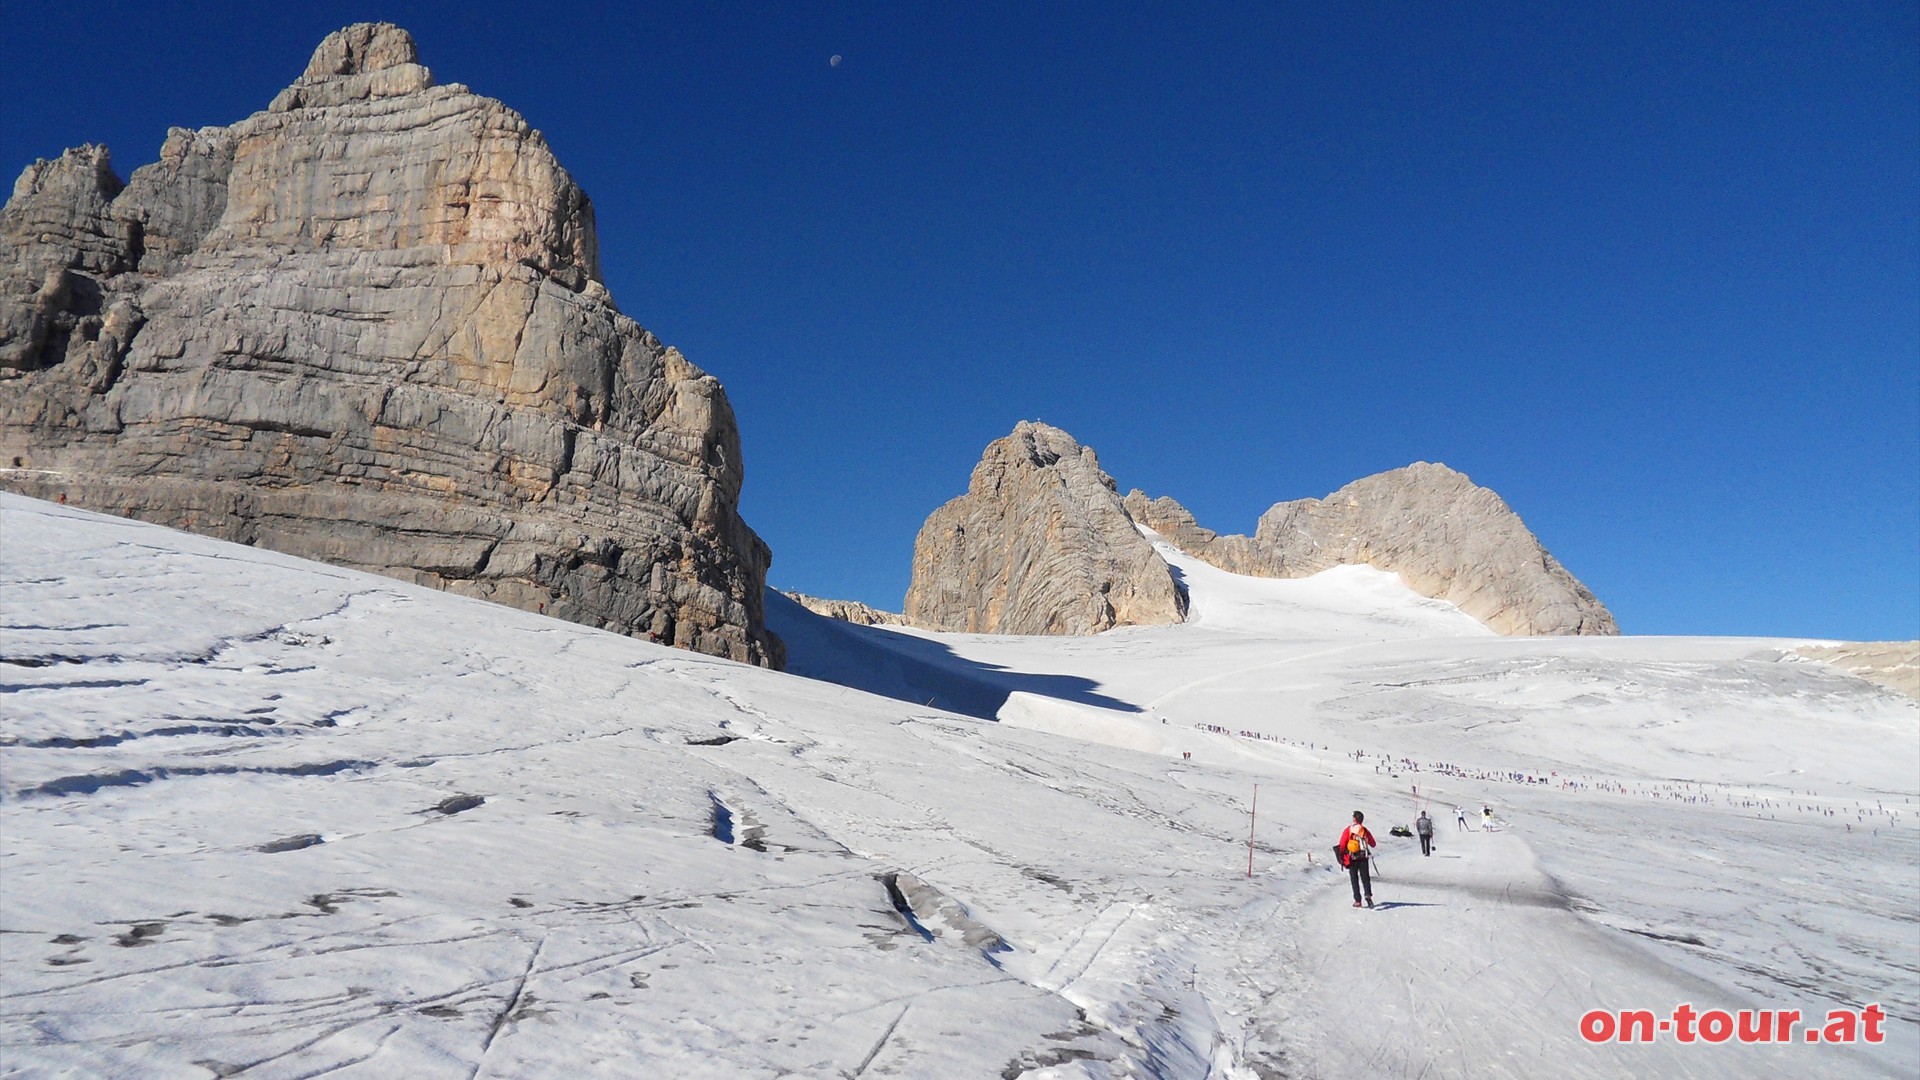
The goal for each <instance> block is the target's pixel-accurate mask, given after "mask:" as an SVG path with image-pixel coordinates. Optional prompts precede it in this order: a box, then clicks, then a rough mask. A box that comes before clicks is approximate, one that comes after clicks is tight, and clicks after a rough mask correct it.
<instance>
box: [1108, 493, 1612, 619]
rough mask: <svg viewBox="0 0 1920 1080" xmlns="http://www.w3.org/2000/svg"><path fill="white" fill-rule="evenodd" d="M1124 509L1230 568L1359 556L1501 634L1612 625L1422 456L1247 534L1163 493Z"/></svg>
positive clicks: (1355, 560)
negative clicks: (1211, 521)
mask: <svg viewBox="0 0 1920 1080" xmlns="http://www.w3.org/2000/svg"><path fill="white" fill-rule="evenodd" d="M1126 506H1127V510H1128V512H1129V513H1130V514H1132V515H1133V517H1134V519H1135V520H1137V521H1139V522H1140V523H1141V524H1144V525H1146V526H1147V527H1148V528H1151V529H1153V530H1154V531H1155V532H1158V533H1160V534H1161V536H1163V537H1164V538H1165V539H1166V540H1167V541H1168V542H1170V543H1172V544H1173V545H1174V546H1175V547H1177V548H1179V549H1180V550H1182V551H1185V552H1187V553H1188V554H1190V555H1193V556H1195V557H1197V558H1201V559H1205V560H1206V561H1208V562H1210V563H1212V564H1214V565H1215V566H1218V567H1220V568H1222V569H1224V570H1230V571H1233V572H1234V573H1238V574H1252V575H1256V576H1260V577H1305V576H1307V575H1310V574H1317V573H1319V572H1320V571H1322V570H1325V569H1327V568H1329V567H1332V566H1339V565H1345V564H1366V565H1369V566H1374V567H1378V568H1379V569H1382V570H1390V571H1393V572H1394V573H1397V574H1399V575H1400V577H1401V579H1402V580H1404V581H1405V582H1406V583H1407V585H1408V587H1409V588H1412V589H1413V590H1414V591H1415V592H1418V593H1421V594H1422V595H1425V596H1430V597H1433V598H1435V599H1439V600H1445V601H1448V602H1449V603H1452V604H1454V605H1455V606H1457V607H1459V608H1460V610H1462V611H1464V612H1466V613H1467V614H1469V615H1472V616H1473V617H1474V618H1476V619H1479V620H1480V621H1481V622H1483V623H1485V624H1487V626H1489V627H1491V628H1492V629H1493V630H1495V631H1497V632H1499V633H1502V634H1509V635H1535V634H1618V633H1619V632H1620V628H1619V626H1618V625H1617V624H1616V623H1615V622H1614V619H1613V615H1612V614H1611V613H1609V612H1608V611H1607V609H1606V606H1605V605H1603V604H1601V603H1600V601H1599V600H1598V599H1597V598H1596V597H1595V596H1594V595H1593V593H1592V592H1591V591H1589V590H1588V589H1587V587H1586V586H1585V585H1582V584H1581V583H1580V582H1579V580H1577V579H1576V578H1575V577H1574V576H1573V575H1572V574H1570V573H1568V572H1567V569H1566V568H1565V567H1563V566H1561V565H1560V563H1559V561H1558V560H1556V559H1555V558H1554V557H1553V556H1552V555H1551V554H1549V553H1548V552H1547V550H1546V548H1544V547H1543V546H1541V544H1540V541H1539V539H1538V538H1537V537H1535V536H1534V535H1533V533H1532V532H1531V531H1529V530H1528V529H1527V527H1526V525H1525V523H1523V522H1522V521H1521V520H1520V516H1519V515H1518V514H1516V513H1514V512H1513V510H1512V509H1511V508H1509V507H1508V506H1507V504H1506V503H1505V502H1504V501H1503V500H1502V499H1501V498H1500V496H1498V495H1496V494H1494V493H1493V492H1492V491H1490V490H1488V489H1486V488H1483V487H1480V486H1479V485H1477V484H1475V483H1473V482H1472V481H1471V480H1469V479H1467V477H1466V476H1465V475H1463V474H1461V473H1459V472H1456V471H1454V470H1453V469H1449V468H1447V467H1446V466H1445V465H1435V464H1430V463H1427V462H1419V463H1416V464H1413V465H1409V466H1407V467H1406V468H1403V469H1394V470H1392V471H1390V472H1384V473H1379V474H1377V475H1374V476H1369V477H1366V478H1364V479H1361V480H1356V481H1354V482H1353V483H1351V484H1348V485H1347V486H1346V487H1343V488H1341V489H1340V490H1339V491H1336V492H1334V493H1333V494H1331V495H1329V496H1327V497H1326V498H1324V499H1300V500H1296V501H1293V502H1283V503H1277V504H1275V505H1274V506H1273V507H1272V508H1271V509H1269V510H1268V511H1267V512H1266V513H1265V514H1262V515H1261V516H1260V523H1259V526H1258V527H1257V528H1256V529H1255V531H1254V535H1253V536H1252V537H1246V536H1219V535H1217V534H1215V533H1213V532H1212V531H1210V530H1207V529H1203V528H1201V527H1200V526H1199V525H1198V524H1197V523H1195V521H1194V519H1193V515H1192V514H1189V513H1188V512H1187V511H1186V510H1185V508H1183V507H1181V506H1180V504H1179V503H1176V502H1174V501H1173V500H1172V499H1167V498H1160V499H1148V498H1147V497H1146V496H1145V495H1144V494H1142V493H1141V492H1138V491H1134V492H1131V493H1129V494H1128V496H1127V499H1126Z"/></svg>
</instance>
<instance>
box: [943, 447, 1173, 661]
mask: <svg viewBox="0 0 1920 1080" xmlns="http://www.w3.org/2000/svg"><path fill="white" fill-rule="evenodd" d="M1185 614H1186V595H1185V593H1184V592H1183V591H1182V590H1181V589H1180V587H1179V585H1178V584H1176V583H1175V581H1174V579H1173V575H1172V573H1171V572H1170V571H1169V570H1168V568H1167V564H1166V563H1165V562H1164V561H1162V560H1161V558H1160V556H1159V555H1157V554H1155V553H1154V550H1153V545H1152V544H1151V543H1149V542H1148V541H1147V539H1146V538H1145V537H1143V536H1141V535H1140V533H1139V531H1138V530H1137V529H1135V528H1134V527H1133V522H1132V521H1131V520H1130V519H1129V518H1128V517H1127V513H1126V510H1125V509H1124V508H1123V507H1122V506H1121V505H1120V497H1119V495H1118V494H1116V490H1115V487H1114V483H1113V478H1112V477H1110V476H1108V475H1107V474H1106V473H1105V472H1102V471H1101V469H1100V462H1099V459H1098V458H1096V457H1095V456H1094V453H1093V451H1092V450H1089V449H1087V448H1085V447H1083V446H1081V445H1080V444H1079V443H1077V442H1075V441H1074V439H1073V436H1071V435H1068V434H1067V433H1066V432H1064V431H1061V430H1060V429H1059V428H1054V427H1049V426H1047V425H1045V424H1035V423H1028V422H1026V421H1022V422H1021V423H1020V424H1019V425H1018V426H1017V427H1015V428H1014V429H1013V433H1012V434H1011V435H1008V436H1007V437H1006V438H1004V439H999V440H997V441H995V442H994V443H993V444H991V445H989V446H988V447H987V451H986V454H985V456H983V457H982V458H981V459H980V464H979V465H977V466H975V467H974V470H973V478H972V481H971V482H970V483H969V484H968V485H967V493H966V494H965V495H962V496H960V497H959V498H957V499H954V500H952V501H951V502H949V503H947V504H946V505H945V506H942V507H940V508H939V509H938V510H935V511H934V512H933V515H932V516H931V517H929V518H927V523H926V524H925V525H924V526H922V527H921V529H920V535H919V537H918V538H917V539H915V541H914V545H913V582H912V585H911V586H910V587H909V588H908V590H907V602H906V617H907V620H908V621H909V622H911V623H913V624H915V625H917V626H924V627H927V628H929V629H934V630H955V631H964V632H970V633H988V634H1097V633H1099V632H1101V631H1103V630H1109V629H1112V628H1113V627H1116V626H1130V625H1132V626H1138V625H1149V626H1150V625H1163V624H1167V623H1177V622H1179V621H1181V619H1182V618H1184V617H1185Z"/></svg>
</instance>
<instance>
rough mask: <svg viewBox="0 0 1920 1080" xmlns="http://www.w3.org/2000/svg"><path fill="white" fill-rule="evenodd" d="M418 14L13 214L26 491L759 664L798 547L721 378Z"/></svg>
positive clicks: (0, 342)
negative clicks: (622, 294)
mask: <svg viewBox="0 0 1920 1080" xmlns="http://www.w3.org/2000/svg"><path fill="white" fill-rule="evenodd" d="M418 59H419V58H418V52H417V49H416V47H415V45H414V41H413V38H412V36H411V35H409V34H408V33H407V32H406V31H404V30H401V29H400V28H398V27H396V26H393V25H391V24H386V23H362V24H358V25H355V26H349V27H347V28H345V29H343V30H340V31H338V32H336V33H334V34H331V35H329V36H328V37H327V39H326V40H325V41H323V42H322V43H321V45H320V47H319V48H318V49H317V50H315V52H314V54H313V58H312V60H311V61H310V62H309V63H308V65H307V68H306V70H305V72H304V73H303V74H302V75H301V77H300V78H299V79H298V80H297V81H295V83H294V84H293V85H292V86H290V87H288V88H287V90H285V91H284V92H282V93H281V94H280V95H279V96H278V97H277V98H275V100H274V102H273V103H272V105H270V106H269V107H268V108H267V109H266V110H264V111H262V112H258V113H255V114H254V115H252V116H250V117H247V118H245V119H242V120H240V121H238V122H236V123H234V124H232V125H230V126H227V127H210V128H202V129H199V130H188V129H184V128H175V129H173V130H172V131H170V132H169V133H168V134H167V137H166V142H165V145H164V146H163V147H162V149H161V154H160V160H159V161H156V162H154V163H153V164H151V165H148V166H145V167H144V168H141V169H139V170H137V171H135V172H134V174H133V175H132V177H131V178H129V180H128V181H127V183H126V184H125V185H124V187H123V186H122V185H121V184H120V181H119V179H118V178H117V177H116V176H115V175H114V174H113V170H112V167H111V164H110V162H109V158H108V155H107V152H106V150H105V148H103V147H96V146H83V147H79V148H77V149H75V150H71V151H68V152H67V153H66V154H63V155H62V156H61V157H60V158H58V159H56V160H54V161H43V162H36V163H34V164H33V165H30V166H28V167H27V169H26V171H25V172H24V173H23V174H22V176H21V178H20V180H19V182H18V183H16V185H15V187H14V197H13V198H12V199H11V200H10V201H9V202H8V203H7V205H6V207H5V208H4V209H0V381H3V382H4V383H5V384H6V385H5V387H4V392H0V485H4V486H6V487H9V488H12V489H13V490H16V491H21V492H24V493H26V494H31V495H38V496H40V497H43V498H53V497H66V498H68V499H69V500H70V501H72V502H75V503H77V504H79V505H82V506H87V507H91V508H97V509H103V510H108V511H111V512H114V513H119V514H125V515H127V516H132V517H139V518H144V519H146V520H150V521H157V522H160V523H163V524H168V525H174V526H177V527H181V528H187V529H192V530H194V531H198V532H206V533H211V534H213V535H216V536H220V537H222V538H225V539H232V540H239V541H242V542H245V543H255V544H260V545H262V546H267V547H273V548H277V549H279V550H283V551H288V552H292V553H294V554H299V555H304V556H307V557H311V558H317V559H321V560H325V561H332V562H338V563H343V564H346V565H350V566H355V567H359V568H363V569H369V570H375V571H379V572H382V573H388V574H392V575H395V576H399V577H403V578H406V579H408V580H413V581H418V582H422V583H426V584H432V585H437V586H440V587H442V588H447V589H450V590H453V591H458V592H463V593H468V594H470V595H476V596H481V597H485V598H488V599H493V600H499V601H502V602H505V603H510V604H514V605H516V606H519V607H524V608H528V609H531V610H538V611H544V612H546V613H548V614H553V615H558V616H561V617H564V618H569V619H573V620H576V621H579V622H584V623H589V624H592V625H596V626H605V627H609V628H613V629H618V630H621V631H624V632H627V633H633V634H639V635H644V636H649V637H653V638H655V639H657V640H661V641H666V642H670V643H673V644H677V645H684V646H686V647H689V648H694V649H698V650H700V651H704V652H710V653H716V654H719V655H723V656H731V657H734V658H736V659H741V660H747V661H752V662H758V663H774V662H777V661H778V656H779V643H778V642H777V640H775V639H774V638H772V637H771V636H770V635H769V634H768V633H767V632H766V630H765V627H764V623H763V620H762V618H761V603H762V592H763V586H764V580H765V574H766V569H767V565H768V562H769V559H770V556H769V554H768V552H767V549H766V545H765V544H763V543H761V541H760V539H759V537H757V536H755V535H754V534H753V532H752V530H751V529H749V528H748V527H747V526H746V524H745V523H744V522H742V521H741V520H740V518H739V514H738V510H737V505H738V502H737V500H738V495H739V491H740V485H741V482H742V480H743V476H744V473H743V471H742V466H741V455H740V439H739V432H738V429H737V428H736V426H735V423H734V418H733V412H732V409H731V407H730V406H729V404H728V402H727V399H726V394H725V392H724V391H723V390H722V388H721V387H720V384H719V382H718V381H717V380H715V379H714V378H713V377H712V376H710V375H708V374H706V373H705V372H703V371H701V370H700V369H699V368H698V367H696V366H694V365H693V364H692V363H691V362H689V361H688V360H687V359H686V358H685V357H683V356H681V355H680V354H679V353H678V352H677V351H675V350H673V349H670V348H668V347H667V346H666V345H664V344H662V343H661V342H660V341H659V340H658V339H657V338H655V337H654V336H653V335H652V334H649V333H648V332H647V331H646V330H644V329H643V328H641V327H640V326H638V325H636V324H635V323H634V322H633V321H632V320H631V319H628V318H627V317H626V316H625V315H623V314H621V313H620V312H619V311H618V310H617V309H616V308H615V307H614V306H613V302H612V297H611V296H609V295H608V293H607V290H606V288H605V287H604V286H603V285H602V284H601V282H600V280H599V277H600V268H599V253H598V241H597V237H596V235H595V228H594V221H593V207H592V203H591V202H590V201H589V200H588V199H587V196H586V194H585V193H584V192H583V191H581V189H580V187H579V185H577V184H576V183H575V182H574V180H573V178H572V177H571V176H570V175H568V173H567V172H566V170H565V169H563V168H562V167H561V166H560V164H559V162H558V161H557V160H555V158H554V156H553V154H552V152H551V150H550V149H549V148H548V146H547V144H546V142H545V140H544V139H542V138H541V137H540V134H539V132H537V131H535V130H534V129H533V128H532V127H531V126H530V125H529V124H528V123H527V121H526V120H525V119H524V118H522V117H521V116H520V114H519V113H517V112H514V111H513V110H512V109H509V108H507V107H506V106H505V105H503V104H501V103H500V102H498V101H495V100H493V99H491V98H486V97H482V96H480V95H477V94H474V93H472V92H470V91H468V90H467V89H466V88H465V87H462V86H458V85H445V86H438V85H435V84H434V81H433V78H432V76H431V75H430V74H429V72H428V71H427V69H426V68H425V67H423V66H421V65H420V64H419V62H418Z"/></svg>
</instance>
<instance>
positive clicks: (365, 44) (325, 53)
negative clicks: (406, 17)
mask: <svg viewBox="0 0 1920 1080" xmlns="http://www.w3.org/2000/svg"><path fill="white" fill-rule="evenodd" d="M419 62H420V51H419V49H418V48H417V47H416V46H415V45H414V43H413V35H412V34H409V33H407V32H406V31H405V30H402V29H400V28H399V27H397V26H395V25H393V24H392V23H385V22H379V23H354V24H353V25H352V26H348V27H343V28H341V29H339V30H335V31H334V32H333V33H331V34H328V35H327V36H326V38H325V39H323V40H322V41H321V42H320V47H319V48H317V49H314V50H313V59H311V60H308V61H307V70H306V71H305V72H304V73H302V74H301V76H300V80H301V81H302V82H320V81H322V80H324V79H331V78H334V77H336V76H340V75H362V74H365V73H366V72H369V71H383V70H385V69H387V68H390V67H398V66H400V65H401V64H417V63H419Z"/></svg>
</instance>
